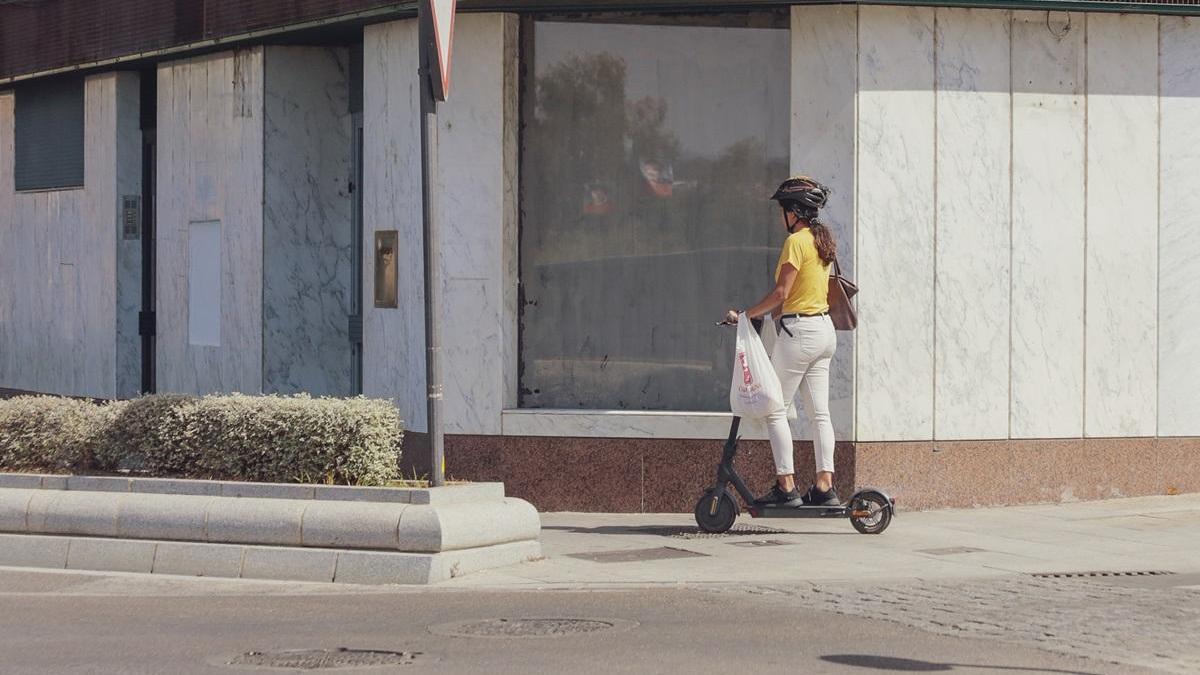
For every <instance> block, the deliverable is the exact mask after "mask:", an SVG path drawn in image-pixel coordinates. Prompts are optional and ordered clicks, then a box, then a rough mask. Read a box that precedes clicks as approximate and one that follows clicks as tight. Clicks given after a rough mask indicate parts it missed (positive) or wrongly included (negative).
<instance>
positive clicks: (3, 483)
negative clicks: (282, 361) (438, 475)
mask: <svg viewBox="0 0 1200 675" xmlns="http://www.w3.org/2000/svg"><path fill="white" fill-rule="evenodd" d="M0 488H15V489H22V490H68V491H79V492H138V493H147V494H170V495H194V496H208V497H258V498H262V499H316V500H322V501H356V502H391V503H396V504H424V505H429V506H441V505H444V504H459V503H466V502H476V501H480V500H486V499H503V498H504V484H503V483H463V484H461V485H447V486H444V487H435V488H387V487H356V486H350V485H306V484H300V483H242V482H237V481H216V480H185V479H175V478H130V477H125V476H62V475H44V474H35V473H0Z"/></svg>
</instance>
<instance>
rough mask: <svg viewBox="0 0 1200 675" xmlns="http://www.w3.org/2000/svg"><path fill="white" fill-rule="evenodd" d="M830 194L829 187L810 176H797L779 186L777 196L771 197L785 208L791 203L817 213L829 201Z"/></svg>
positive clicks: (776, 191)
mask: <svg viewBox="0 0 1200 675" xmlns="http://www.w3.org/2000/svg"><path fill="white" fill-rule="evenodd" d="M830 192H831V190H830V189H829V188H828V187H826V186H824V185H822V184H820V183H818V182H817V181H815V180H813V179H812V178H809V177H808V176H796V177H795V178H789V179H787V180H785V181H783V183H781V184H780V185H779V189H777V190H775V194H773V195H771V199H773V200H775V201H777V202H779V205H780V206H782V207H784V208H787V207H788V206H789V203H791V204H794V205H796V206H802V207H808V208H809V209H812V210H814V211H815V210H816V209H819V208H821V207H823V206H825V202H827V201H829V193H830Z"/></svg>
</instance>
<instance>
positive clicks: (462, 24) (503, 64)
mask: <svg viewBox="0 0 1200 675" xmlns="http://www.w3.org/2000/svg"><path fill="white" fill-rule="evenodd" d="M454 30H455V40H454V55H453V59H452V60H453V63H454V82H453V91H452V95H451V97H450V100H449V101H447V102H446V103H444V104H442V105H441V106H439V110H438V169H439V175H438V178H437V183H436V186H437V191H438V214H439V217H440V224H441V225H442V230H441V232H442V233H443V234H442V239H441V243H442V255H441V265H442V270H443V274H444V277H443V282H442V294H443V305H444V308H445V310H446V311H444V313H443V321H444V323H443V324H442V325H443V326H444V329H443V333H442V336H443V341H444V344H443V346H444V352H443V354H444V359H445V360H444V364H445V365H444V367H443V377H444V380H445V393H446V398H445V402H446V403H445V406H446V407H445V409H446V432H447V433H465V434H499V433H500V424H501V420H500V413H501V411H503V410H504V409H505V408H506V407H515V406H516V402H517V397H516V382H517V367H516V314H515V312H514V313H511V314H506V313H505V305H506V301H505V297H506V295H508V294H509V293H510V291H511V290H515V288H516V279H515V276H514V274H513V271H511V270H507V269H506V268H505V262H506V260H507V259H511V258H515V253H516V246H517V241H516V227H515V221H516V218H517V212H516V201H515V195H516V180H517V176H516V172H515V168H516V165H515V162H514V161H510V160H512V159H514V158H515V155H516V124H517V119H516V106H515V103H516V97H517V87H516V85H517V82H516V70H515V69H516V65H517V50H518V43H517V19H516V17H515V16H514V15H509V14H467V15H464V16H461V17H459V18H458V19H457V20H456V24H455V29H454Z"/></svg>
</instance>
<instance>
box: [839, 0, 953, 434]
mask: <svg viewBox="0 0 1200 675" xmlns="http://www.w3.org/2000/svg"><path fill="white" fill-rule="evenodd" d="M933 30H934V10H933V9H931V8H924V7H883V6H863V7H861V8H860V9H859V45H860V52H859V58H858V82H859V95H858V149H857V162H858V179H857V180H858V187H857V191H858V194H857V199H858V206H857V208H858V216H857V219H856V222H855V229H856V233H857V239H858V244H857V251H856V254H857V256H856V257H857V274H858V280H859V282H860V288H861V289H862V290H861V292H860V293H859V295H858V312H859V327H858V336H857V349H856V358H857V364H856V369H855V379H856V382H857V385H856V389H857V392H856V393H857V395H856V400H855V405H856V406H857V411H858V412H857V415H856V420H857V435H856V438H857V440H860V441H862V440H908V439H927V438H931V437H932V433H933V409H934V403H933V382H934V375H933V362H934V358H933V351H934V347H933V337H934V330H933V320H932V316H931V313H930V312H931V309H932V307H933V296H934V274H933V264H932V261H933V258H934V249H933V241H934V203H935V202H934V172H935V169H934V119H935V117H934V105H935V94H934V39H933V36H934V33H933Z"/></svg>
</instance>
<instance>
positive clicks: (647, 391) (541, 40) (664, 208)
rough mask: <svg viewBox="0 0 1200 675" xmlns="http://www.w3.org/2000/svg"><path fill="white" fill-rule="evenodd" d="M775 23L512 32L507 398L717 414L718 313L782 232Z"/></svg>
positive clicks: (781, 85)
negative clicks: (518, 57)
mask: <svg viewBox="0 0 1200 675" xmlns="http://www.w3.org/2000/svg"><path fill="white" fill-rule="evenodd" d="M786 26H787V22H786V19H785V18H784V16H783V15H780V14H775V13H754V14H732V15H714V16H705V17H693V18H688V17H672V18H666V19H661V20H656V19H647V20H645V21H638V20H636V19H634V20H630V19H622V20H620V21H615V20H614V21H606V22H580V21H565V20H564V21H558V20H542V21H536V22H533V23H531V24H530V26H529V28H530V29H531V31H532V35H530V34H529V32H527V33H526V48H525V63H526V64H527V66H526V67H527V70H526V74H525V78H526V79H525V81H524V83H523V106H524V111H523V131H522V139H521V143H522V153H521V158H522V159H521V186H522V188H521V214H522V216H521V249H520V255H521V284H522V293H523V301H524V303H523V308H522V314H521V360H522V362H521V368H522V370H521V405H522V407H527V408H588V409H633V410H713V411H715V410H728V406H729V377H730V367H731V358H732V352H733V331H732V330H730V329H720V328H717V327H715V326H714V322H715V321H716V320H717V319H718V318H719V317H720V315H721V314H722V313H723V309H724V308H727V307H734V306H738V307H740V306H744V305H746V304H748V303H750V302H754V301H756V300H758V299H759V296H761V294H762V293H763V292H765V291H766V289H767V288H768V284H769V282H770V280H771V275H772V273H773V271H774V263H775V258H776V255H777V252H778V247H779V245H780V244H781V243H782V240H783V236H784V234H785V233H784V231H783V228H782V225H781V224H780V220H779V211H778V208H777V207H775V206H774V205H773V203H771V202H768V201H767V197H769V196H770V194H771V191H772V190H773V188H774V187H775V186H776V185H777V184H778V183H779V181H781V180H783V179H784V178H786V177H787V176H786V174H787V170H788V154H789V153H788V137H789V122H788V115H789V109H790V86H789V73H790V70H791V69H790V56H789V37H788V31H787V29H786Z"/></svg>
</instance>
